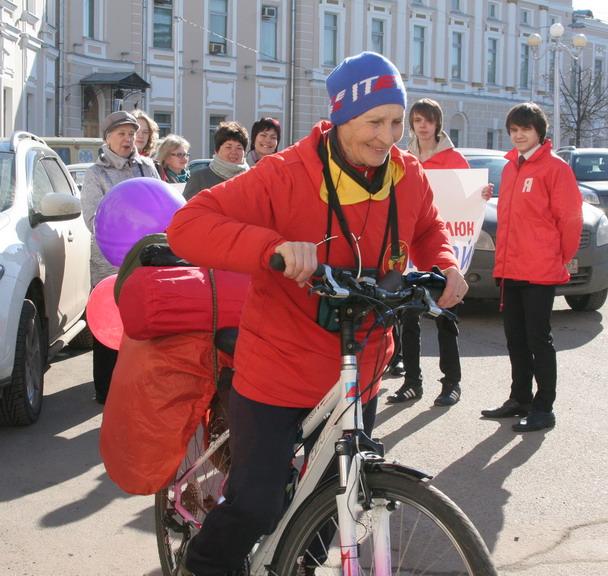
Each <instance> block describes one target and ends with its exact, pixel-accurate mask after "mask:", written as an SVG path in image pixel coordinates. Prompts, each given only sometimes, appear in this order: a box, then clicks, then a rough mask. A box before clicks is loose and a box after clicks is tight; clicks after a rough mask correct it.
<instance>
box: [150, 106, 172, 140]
mask: <svg viewBox="0 0 608 576" xmlns="http://www.w3.org/2000/svg"><path fill="white" fill-rule="evenodd" d="M154 121H155V122H156V123H157V124H158V130H159V133H158V135H159V136H160V137H161V138H164V137H165V136H166V135H167V134H170V133H171V124H172V120H171V114H170V113H169V112H154Z"/></svg>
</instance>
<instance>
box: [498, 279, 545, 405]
mask: <svg viewBox="0 0 608 576" xmlns="http://www.w3.org/2000/svg"><path fill="white" fill-rule="evenodd" d="M554 299H555V286H544V285H540V284H523V283H513V282H509V281H505V283H504V287H503V322H504V329H505V336H506V337H507V348H508V349H509V358H510V360H511V379H512V381H511V398H513V399H514V400H517V401H518V402H520V403H521V404H530V403H532V409H533V410H541V411H544V412H551V410H552V409H553V402H555V388H556V383H557V361H556V356H555V348H554V347H553V336H552V335H551V311H552V310H553V301H554ZM533 378H534V379H536V385H537V391H536V394H534V395H533V394H532V380H533Z"/></svg>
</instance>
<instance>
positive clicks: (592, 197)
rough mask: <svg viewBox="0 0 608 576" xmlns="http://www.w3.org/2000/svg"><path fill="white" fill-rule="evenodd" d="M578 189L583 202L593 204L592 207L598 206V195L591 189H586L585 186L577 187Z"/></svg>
mask: <svg viewBox="0 0 608 576" xmlns="http://www.w3.org/2000/svg"><path fill="white" fill-rule="evenodd" d="M578 189H579V190H580V191H581V196H582V197H583V202H587V204H593V205H594V206H599V204H600V199H599V197H598V195H597V194H596V193H595V192H594V191H593V190H591V188H587V187H586V186H579V187H578Z"/></svg>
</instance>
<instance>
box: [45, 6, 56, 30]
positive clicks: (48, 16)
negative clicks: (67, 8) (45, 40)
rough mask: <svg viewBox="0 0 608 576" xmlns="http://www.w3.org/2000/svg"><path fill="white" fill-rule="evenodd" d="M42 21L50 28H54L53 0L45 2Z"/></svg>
mask: <svg viewBox="0 0 608 576" xmlns="http://www.w3.org/2000/svg"><path fill="white" fill-rule="evenodd" d="M44 19H45V20H46V22H47V24H49V25H50V26H55V0H45V3H44Z"/></svg>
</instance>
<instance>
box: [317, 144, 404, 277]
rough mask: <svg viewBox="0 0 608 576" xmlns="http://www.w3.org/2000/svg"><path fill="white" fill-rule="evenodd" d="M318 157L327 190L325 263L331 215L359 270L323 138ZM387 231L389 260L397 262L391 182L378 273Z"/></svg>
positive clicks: (398, 247)
mask: <svg viewBox="0 0 608 576" xmlns="http://www.w3.org/2000/svg"><path fill="white" fill-rule="evenodd" d="M318 151H319V156H320V157H321V162H322V164H323V178H324V180H325V187H326V188H327V228H326V232H325V240H326V242H325V244H326V247H325V261H326V262H329V249H330V245H331V231H332V224H333V215H334V213H335V214H336V218H337V219H338V224H339V225H340V230H341V232H342V235H343V236H344V238H345V239H346V241H347V242H348V245H349V246H350V249H351V250H352V253H353V256H354V258H355V266H356V268H357V269H359V267H360V265H361V262H360V260H359V254H358V253H357V250H356V248H355V244H354V242H353V235H352V234H351V231H350V228H349V227H348V222H347V221H346V217H345V216H344V212H343V210H342V206H341V204H340V199H339V197H338V192H337V190H336V187H335V186H334V182H333V180H332V177H331V171H330V169H329V156H328V154H327V148H326V143H325V141H324V139H323V138H321V141H320V143H319V150H318ZM389 230H390V233H391V260H393V261H395V262H396V261H397V260H399V257H400V255H401V250H400V246H399V219H398V214H397V197H396V194H395V183H394V182H392V181H391V189H390V192H389V208H388V217H387V219H386V226H385V228H384V236H383V238H382V246H381V247H380V254H379V256H378V265H377V269H378V271H379V270H381V268H382V259H383V257H384V251H385V250H386V245H387V242H388V234H389Z"/></svg>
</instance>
